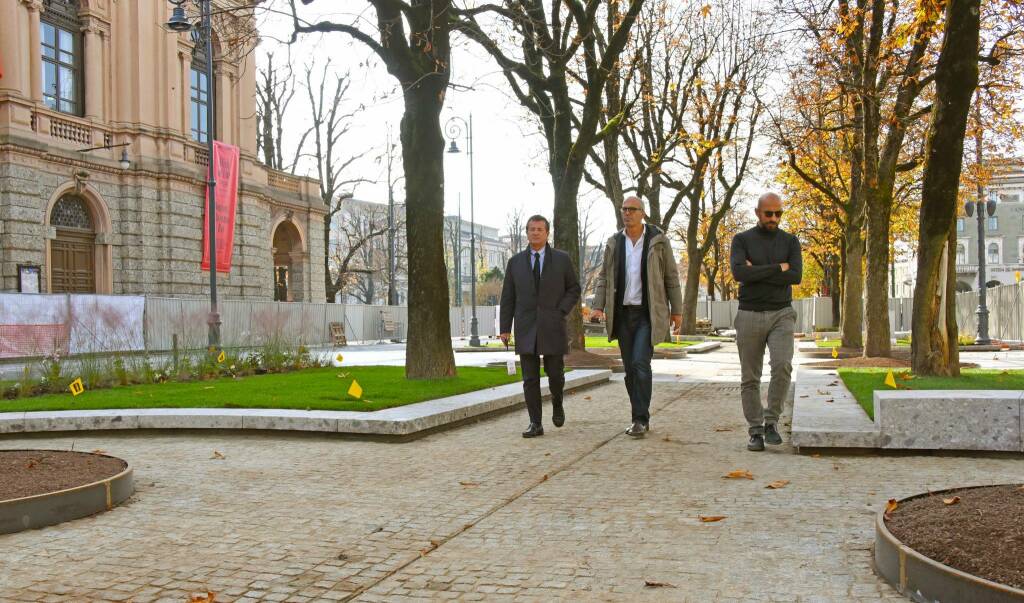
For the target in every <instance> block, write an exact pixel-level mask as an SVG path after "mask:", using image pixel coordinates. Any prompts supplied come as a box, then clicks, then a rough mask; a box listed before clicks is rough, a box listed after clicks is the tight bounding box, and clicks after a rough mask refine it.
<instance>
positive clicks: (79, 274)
mask: <svg viewBox="0 0 1024 603" xmlns="http://www.w3.org/2000/svg"><path fill="white" fill-rule="evenodd" d="M50 262H51V263H52V267H51V269H50V285H51V287H52V289H53V291H52V292H53V293H96V237H95V235H93V234H92V233H80V232H74V231H68V230H61V229H58V230H57V238H56V239H53V240H52V241H50Z"/></svg>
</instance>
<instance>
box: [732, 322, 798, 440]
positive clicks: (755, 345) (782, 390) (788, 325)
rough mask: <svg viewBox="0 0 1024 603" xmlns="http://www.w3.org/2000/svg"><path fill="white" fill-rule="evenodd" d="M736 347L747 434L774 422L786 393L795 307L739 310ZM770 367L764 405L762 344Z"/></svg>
mask: <svg viewBox="0 0 1024 603" xmlns="http://www.w3.org/2000/svg"><path fill="white" fill-rule="evenodd" d="M735 327H736V347H738V348H739V351H740V369H741V378H742V384H741V392H740V397H741V398H742V400H743V416H744V417H746V419H747V427H748V431H749V432H750V435H754V434H764V426H765V424H772V425H774V424H775V423H777V422H778V420H779V415H781V414H782V403H783V401H784V400H785V398H786V395H787V394H788V393H789V383H790V379H791V377H792V374H793V331H794V328H795V327H796V310H794V309H793V308H783V309H782V310H775V311H769V312H752V311H749V310H740V311H739V312H737V314H736V322H735ZM765 346H767V347H768V355H769V358H770V363H771V368H772V379H771V383H769V385H768V408H767V410H766V409H765V408H763V407H762V406H761V369H762V365H763V363H764V348H765Z"/></svg>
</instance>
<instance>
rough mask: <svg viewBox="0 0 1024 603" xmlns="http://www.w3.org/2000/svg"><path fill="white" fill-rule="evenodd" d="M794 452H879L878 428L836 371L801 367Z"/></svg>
mask: <svg viewBox="0 0 1024 603" xmlns="http://www.w3.org/2000/svg"><path fill="white" fill-rule="evenodd" d="M792 427H793V445H794V446H796V447H797V448H878V447H879V438H880V435H879V431H878V425H876V424H875V422H874V421H872V420H871V418H870V417H868V414H867V413H866V412H864V409H863V408H861V406H860V404H859V403H858V402H857V399H856V398H854V397H853V394H852V393H850V390H848V389H847V388H846V385H844V384H843V380H842V379H840V377H839V374H838V373H837V372H836V371H835V369H812V368H807V367H802V368H801V370H800V378H799V379H798V380H797V383H796V391H795V392H794V396H793V426H792Z"/></svg>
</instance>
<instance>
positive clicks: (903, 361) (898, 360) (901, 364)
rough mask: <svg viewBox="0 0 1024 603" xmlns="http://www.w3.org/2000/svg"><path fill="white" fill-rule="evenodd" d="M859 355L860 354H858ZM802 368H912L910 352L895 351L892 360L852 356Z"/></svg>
mask: <svg viewBox="0 0 1024 603" xmlns="http://www.w3.org/2000/svg"><path fill="white" fill-rule="evenodd" d="M842 350H845V351H849V352H857V350H850V349H848V348H842ZM857 353H859V352H857ZM801 366H805V367H809V368H846V367H849V368H872V367H877V368H910V351H909V350H899V349H894V350H893V351H892V358H887V357H881V356H877V357H869V358H865V357H863V356H852V357H850V358H836V359H832V360H821V361H818V362H804V363H803V364H801ZM977 367H978V365H977V364H974V363H973V362H961V363H960V368H977Z"/></svg>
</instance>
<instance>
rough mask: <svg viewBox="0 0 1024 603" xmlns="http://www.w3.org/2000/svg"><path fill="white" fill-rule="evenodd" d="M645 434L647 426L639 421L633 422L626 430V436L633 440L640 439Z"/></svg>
mask: <svg viewBox="0 0 1024 603" xmlns="http://www.w3.org/2000/svg"><path fill="white" fill-rule="evenodd" d="M645 433H647V426H646V425H644V424H643V423H641V422H640V421H633V424H632V425H630V426H629V429H627V430H626V435H628V436H630V437H633V438H642V437H644V434H645Z"/></svg>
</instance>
